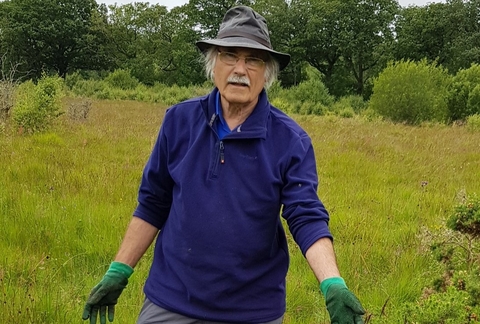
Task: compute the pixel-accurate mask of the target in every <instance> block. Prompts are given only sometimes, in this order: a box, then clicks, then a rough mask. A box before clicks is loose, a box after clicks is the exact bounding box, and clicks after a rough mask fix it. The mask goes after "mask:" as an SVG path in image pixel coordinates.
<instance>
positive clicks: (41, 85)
mask: <svg viewBox="0 0 480 324" xmlns="http://www.w3.org/2000/svg"><path fill="white" fill-rule="evenodd" d="M62 96H63V80H62V79H60V78H59V77H51V76H47V75H45V74H44V75H43V76H42V78H41V79H40V80H38V83H37V84H34V83H33V81H28V82H25V83H23V84H21V85H20V86H19V88H18V92H17V96H16V102H15V104H14V106H13V112H12V118H13V121H14V123H15V125H16V126H17V127H18V128H19V130H20V131H21V132H27V133H35V132H38V131H43V130H46V129H47V128H49V127H50V126H51V124H52V122H53V121H54V119H55V118H57V117H58V116H59V115H60V114H61V108H62V103H61V98H62Z"/></svg>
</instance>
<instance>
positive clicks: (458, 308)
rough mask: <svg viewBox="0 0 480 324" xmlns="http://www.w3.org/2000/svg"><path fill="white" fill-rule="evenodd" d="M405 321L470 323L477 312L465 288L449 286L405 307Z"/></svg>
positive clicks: (422, 323) (446, 323)
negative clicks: (472, 306) (473, 310)
mask: <svg viewBox="0 0 480 324" xmlns="http://www.w3.org/2000/svg"><path fill="white" fill-rule="evenodd" d="M404 313H405V314H404V316H405V319H406V320H407V321H406V322H405V323H416V324H438V323H445V324H468V323H478V321H474V320H475V319H476V314H475V313H472V308H471V307H470V295H469V294H468V293H467V292H466V291H463V290H457V289H455V288H454V287H448V289H447V291H446V292H444V293H439V294H432V295H430V296H429V297H428V298H425V299H422V300H420V301H418V302H415V303H407V304H406V305H405V307H404Z"/></svg>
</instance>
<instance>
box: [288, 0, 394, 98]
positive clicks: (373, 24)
mask: <svg viewBox="0 0 480 324" xmlns="http://www.w3.org/2000/svg"><path fill="white" fill-rule="evenodd" d="M293 3H294V4H295V6H297V7H298V9H297V12H303V15H305V16H306V17H305V18H304V19H302V21H301V24H302V25H304V27H302V26H298V31H301V32H300V33H297V34H296V37H297V38H298V45H299V46H301V47H302V48H303V50H304V51H305V60H306V61H307V62H308V63H309V64H310V65H312V66H313V67H315V68H317V69H318V70H319V71H320V72H322V74H323V75H324V76H325V84H326V85H327V87H329V90H330V91H331V93H332V94H336V95H344V94H346V93H348V92H350V91H348V89H346V88H347V87H352V88H353V91H354V92H355V93H357V94H360V95H362V94H364V92H365V83H366V82H367V81H368V79H369V78H370V77H371V76H373V75H374V73H371V71H372V69H373V68H375V67H377V66H378V64H379V62H380V60H381V57H382V55H383V52H384V51H385V49H386V48H387V46H388V44H389V43H391V42H393V30H392V27H391V26H392V22H393V21H394V17H395V14H396V13H397V11H398V3H397V2H396V1H394V0H368V1H366V0H296V1H295V2H292V5H293ZM345 72H347V73H348V75H346V73H345ZM339 84H342V87H343V88H344V89H342V90H339V89H338V85H339Z"/></svg>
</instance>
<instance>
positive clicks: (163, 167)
mask: <svg viewBox="0 0 480 324" xmlns="http://www.w3.org/2000/svg"><path fill="white" fill-rule="evenodd" d="M166 122H167V118H165V121H164V124H163V126H162V128H161V129H160V132H159V135H158V138H157V141H156V143H155V146H154V147H153V150H152V153H151V155H150V158H149V160H148V162H147V164H146V166H145V169H144V170H143V176H142V181H141V183H140V188H139V191H138V205H137V208H136V210H135V212H134V216H136V217H139V218H141V219H143V220H145V221H146V222H148V223H150V224H152V225H153V226H155V227H157V228H158V229H161V228H162V226H163V224H165V221H166V220H167V217H168V214H169V213H170V207H171V204H172V190H173V180H172V178H171V176H170V173H169V171H168V141H167V136H166V135H165V123H166Z"/></svg>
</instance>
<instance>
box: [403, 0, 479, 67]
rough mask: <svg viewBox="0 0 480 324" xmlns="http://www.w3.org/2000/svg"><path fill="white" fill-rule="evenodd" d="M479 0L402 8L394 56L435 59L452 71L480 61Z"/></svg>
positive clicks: (432, 60)
mask: <svg viewBox="0 0 480 324" xmlns="http://www.w3.org/2000/svg"><path fill="white" fill-rule="evenodd" d="M479 8H480V1H479V0H471V1H462V0H449V1H447V2H446V3H431V4H429V5H426V6H424V7H408V8H405V9H403V10H402V11H401V15H400V16H399V19H398V21H397V23H396V28H395V31H396V35H397V43H396V46H395V50H394V53H395V58H396V59H397V60H399V59H402V58H403V59H412V60H416V61H418V60H421V59H423V58H426V59H427V60H428V61H429V62H434V61H435V62H436V63H437V64H441V65H443V66H444V67H446V68H447V69H448V71H449V72H450V73H452V74H454V73H456V72H457V71H458V70H460V69H465V68H468V67H469V66H470V65H471V64H472V63H476V62H479V61H480V49H479V48H480V20H479V19H478V15H479V14H478V10H479Z"/></svg>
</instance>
